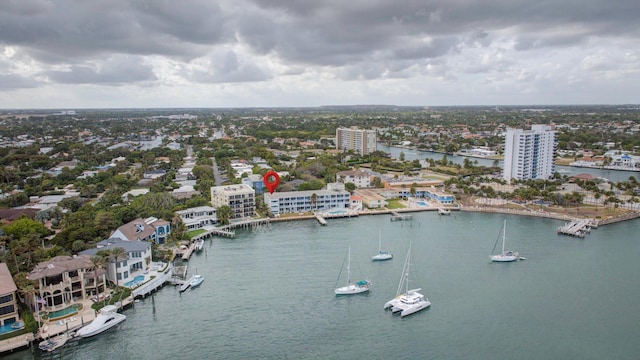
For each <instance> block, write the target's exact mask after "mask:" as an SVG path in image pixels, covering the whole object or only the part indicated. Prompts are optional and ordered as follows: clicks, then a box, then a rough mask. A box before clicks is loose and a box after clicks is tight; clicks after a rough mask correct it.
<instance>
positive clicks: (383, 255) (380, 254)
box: [371, 231, 393, 261]
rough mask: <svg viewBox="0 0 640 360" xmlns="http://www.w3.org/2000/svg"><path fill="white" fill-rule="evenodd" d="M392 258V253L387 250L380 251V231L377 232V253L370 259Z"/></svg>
mask: <svg viewBox="0 0 640 360" xmlns="http://www.w3.org/2000/svg"><path fill="white" fill-rule="evenodd" d="M391 259H393V254H392V253H390V252H387V251H382V232H381V231H379V232H378V253H377V254H376V255H373V256H372V257H371V261H385V260H391Z"/></svg>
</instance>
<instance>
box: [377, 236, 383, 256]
mask: <svg viewBox="0 0 640 360" xmlns="http://www.w3.org/2000/svg"><path fill="white" fill-rule="evenodd" d="M381 252H382V230H378V254H379V253H381Z"/></svg>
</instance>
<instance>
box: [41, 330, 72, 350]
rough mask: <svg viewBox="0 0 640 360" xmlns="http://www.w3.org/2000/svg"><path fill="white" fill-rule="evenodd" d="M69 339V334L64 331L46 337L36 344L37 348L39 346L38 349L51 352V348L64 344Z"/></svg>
mask: <svg viewBox="0 0 640 360" xmlns="http://www.w3.org/2000/svg"><path fill="white" fill-rule="evenodd" d="M69 339H70V336H69V334H67V333H66V332H65V333H62V334H60V335H58V336H54V337H52V338H47V339H46V340H44V341H42V342H40V344H38V348H40V350H42V351H46V352H52V351H53V350H55V349H58V348H61V347H62V346H64V344H66V343H67V341H68V340H69Z"/></svg>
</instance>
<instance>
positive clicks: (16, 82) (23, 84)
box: [0, 74, 42, 91]
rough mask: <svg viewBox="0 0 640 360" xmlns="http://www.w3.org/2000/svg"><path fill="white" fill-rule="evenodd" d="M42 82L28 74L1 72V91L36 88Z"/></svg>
mask: <svg viewBox="0 0 640 360" xmlns="http://www.w3.org/2000/svg"><path fill="white" fill-rule="evenodd" d="M41 84H42V82H40V81H37V80H34V79H32V78H30V77H26V76H21V75H16V74H8V75H3V74H0V91H3V90H15V89H26V88H34V87H37V86H39V85H41Z"/></svg>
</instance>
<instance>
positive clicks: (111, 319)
mask: <svg viewBox="0 0 640 360" xmlns="http://www.w3.org/2000/svg"><path fill="white" fill-rule="evenodd" d="M126 319H127V317H126V316H125V315H123V314H119V313H117V312H112V313H109V314H98V317H96V319H95V320H93V321H92V322H91V323H90V324H89V325H87V326H85V327H83V328H81V329H80V330H78V331H77V332H76V336H77V337H81V338H88V337H92V336H95V335H98V334H100V333H102V332H105V331H107V330H109V329H111V328H112V327H114V326H116V325H118V324H120V323H121V322H123V321H125V320H126Z"/></svg>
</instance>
